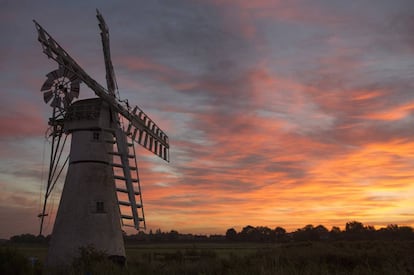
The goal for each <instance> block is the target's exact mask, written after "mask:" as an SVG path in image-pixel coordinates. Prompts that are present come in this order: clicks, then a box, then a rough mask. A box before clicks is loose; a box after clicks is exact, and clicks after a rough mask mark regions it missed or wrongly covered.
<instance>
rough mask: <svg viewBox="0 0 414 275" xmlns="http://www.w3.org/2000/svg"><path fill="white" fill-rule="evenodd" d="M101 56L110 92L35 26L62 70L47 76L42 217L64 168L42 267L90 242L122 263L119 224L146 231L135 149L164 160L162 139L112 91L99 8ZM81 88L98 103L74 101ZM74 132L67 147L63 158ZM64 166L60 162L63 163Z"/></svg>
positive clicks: (112, 77)
mask: <svg viewBox="0 0 414 275" xmlns="http://www.w3.org/2000/svg"><path fill="white" fill-rule="evenodd" d="M97 18H98V21H99V27H100V30H101V39H102V46H103V52H104V60H105V68H106V80H107V89H105V88H104V87H102V86H101V85H100V84H99V83H97V82H96V81H95V80H94V79H92V78H91V77H90V76H89V75H88V74H87V73H86V72H85V71H84V70H83V69H82V68H81V67H80V66H79V65H78V64H77V63H76V62H75V60H74V59H72V58H71V57H70V56H69V54H68V53H67V52H66V51H65V50H64V49H63V48H62V47H61V46H60V45H59V44H58V43H57V42H56V41H55V40H54V39H53V38H52V37H51V36H50V35H49V34H48V33H47V32H46V30H45V29H43V28H42V27H41V26H40V25H39V24H38V23H37V22H36V21H34V23H35V25H36V29H37V32H38V40H39V42H40V43H41V45H42V48H43V52H44V53H45V54H46V55H47V57H48V58H51V59H53V60H55V61H56V62H57V63H58V65H59V68H58V69H57V70H55V71H52V72H50V73H49V74H47V79H46V82H45V83H44V84H43V86H42V88H41V91H42V92H43V96H44V101H45V102H46V103H49V102H50V105H51V107H52V109H53V111H52V117H51V118H50V119H49V125H50V138H51V147H52V148H51V156H50V166H49V174H48V181H47V188H46V192H45V197H44V204H43V212H42V213H41V214H39V217H40V218H41V227H40V234H41V233H42V226H43V220H44V217H45V216H47V213H46V204H47V200H48V197H49V196H50V194H51V192H52V190H53V188H54V186H55V184H56V182H57V179H58V177H59V175H60V174H61V173H62V170H63V168H64V167H65V165H66V164H68V170H67V175H66V179H65V184H64V188H63V192H62V196H61V201H60V203H59V209H58V212H57V215H56V220H55V224H54V227H53V233H52V239H51V243H50V247H49V252H48V257H47V264H48V265H52V266H53V265H59V264H66V263H70V262H71V260H72V259H73V258H74V257H76V256H77V253H78V248H79V247H82V246H88V245H93V246H94V247H95V248H96V249H99V250H102V251H105V252H106V253H107V254H108V255H110V256H111V257H113V258H114V259H116V260H117V261H121V262H124V261H125V248H124V243H123V239H122V230H121V228H122V226H132V227H135V228H136V229H137V230H139V229H141V228H145V216H144V208H143V204H142V196H141V187H140V182H139V177H138V167H137V162H136V155H135V148H134V144H135V143H138V144H140V145H141V146H143V147H144V148H146V149H148V150H149V151H151V152H153V153H154V154H156V155H157V156H159V157H160V158H162V159H164V160H166V161H169V142H168V137H167V135H166V134H165V133H164V132H163V131H162V130H161V129H160V128H159V127H158V126H157V125H156V124H155V123H154V122H153V121H152V120H151V119H150V118H149V117H148V116H147V115H146V114H145V113H144V112H143V111H142V110H141V109H140V108H138V107H137V106H136V107H135V108H130V107H129V105H128V103H127V101H122V100H121V99H120V98H119V93H118V92H117V84H116V80H115V74H114V71H113V66H112V61H111V55H110V48H109V32H108V27H107V25H106V24H105V21H104V19H103V17H102V15H101V14H100V13H99V11H97ZM81 82H83V83H85V84H86V85H87V86H88V87H89V88H90V89H91V90H92V91H94V93H95V94H96V96H97V97H96V98H89V99H84V100H78V101H75V102H73V103H72V101H73V99H74V98H77V97H78V95H79V84H80V83H81ZM69 134H70V135H71V148H70V153H69V156H68V157H67V158H66V160H64V161H61V160H62V152H63V147H64V145H65V142H66V138H67V136H68V135H69ZM60 161H61V162H63V164H62V163H60Z"/></svg>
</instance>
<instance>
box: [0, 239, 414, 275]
mask: <svg viewBox="0 0 414 275" xmlns="http://www.w3.org/2000/svg"><path fill="white" fill-rule="evenodd" d="M243 246H246V247H247V248H248V249H247V250H243V249H242V248H243ZM235 247H236V248H237V249H232V248H235ZM138 250H140V251H139V253H138ZM0 251H1V253H0V261H1V262H0V274H6V275H7V274H40V273H36V272H42V274H83V275H84V274H91V275H92V274H115V275H116V274H161V275H162V274H180V275H181V274H230V275H232V274H234V275H236V274H237V275H239V274H241V275H243V274H263V275H266V274H282V275H283V274H304V275H306V274H329V275H330V274H390V275H392V274H398V275H400V274H401V275H404V274H407V275H408V274H414V253H412V251H414V242H413V241H411V242H403V241H398V242H392V241H354V242H351V241H341V242H300V243H297V242H296V243H286V244H275V245H258V244H254V245H252V244H248V243H245V244H237V243H236V244H226V245H224V244H217V245H216V246H214V245H211V244H210V245H208V246H203V245H197V244H194V245H192V246H190V247H188V246H183V245H180V244H177V246H176V247H175V248H174V245H171V244H169V245H168V249H166V248H165V247H163V246H157V247H154V246H149V247H145V245H143V246H142V247H141V248H140V247H138V246H137V247H134V248H133V249H127V255H128V259H127V266H126V267H121V266H119V265H117V264H115V263H113V262H111V261H110V260H109V259H108V257H107V255H105V254H104V253H102V252H100V251H96V250H94V249H92V248H87V249H85V250H84V251H81V253H80V257H78V258H77V259H75V260H74V262H73V263H72V264H71V265H70V266H67V267H61V268H56V269H46V268H43V269H41V270H39V267H41V265H38V267H37V269H36V268H34V267H32V266H31V265H30V264H29V262H28V261H27V258H25V257H24V256H23V255H21V254H19V251H17V250H16V249H14V250H13V249H10V248H2V249H1V250H0ZM223 251H226V252H225V253H224V252H223ZM10 272H11V273H10Z"/></svg>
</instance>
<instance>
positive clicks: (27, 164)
mask: <svg viewBox="0 0 414 275" xmlns="http://www.w3.org/2000/svg"><path fill="white" fill-rule="evenodd" d="M42 3H43V4H38V3H35V2H33V3H32V2H28V1H23V2H20V1H19V2H16V3H15V2H12V1H8V2H7V3H4V5H3V7H2V9H1V10H0V18H1V19H0V20H1V23H2V24H1V25H0V26H1V27H0V32H1V34H2V37H3V40H4V41H6V42H7V43H6V42H5V43H2V44H1V45H0V60H1V62H0V69H1V72H2V74H1V75H0V79H1V83H2V89H1V99H2V100H1V102H0V142H1V147H0V156H1V158H0V163H1V164H0V187H1V189H2V191H1V192H0V204H1V207H0V218H1V220H2V221H3V222H2V226H1V227H0V238H8V237H10V236H11V235H15V234H21V233H36V234H37V232H38V224H39V222H38V219H37V217H36V216H37V214H38V213H39V211H40V210H39V209H40V205H41V202H40V199H41V194H40V192H41V190H43V189H44V184H45V180H46V173H47V168H48V143H47V142H45V132H46V129H47V121H48V118H49V116H50V112H51V108H50V107H49V106H47V105H45V104H44V103H43V99H42V96H41V93H40V92H39V90H40V87H41V85H42V83H43V81H44V80H45V79H46V78H45V74H46V73H48V72H49V71H51V70H53V69H55V68H56V67H57V65H56V64H55V63H54V62H53V61H52V60H48V59H47V58H46V56H45V55H44V54H43V53H42V49H41V46H40V45H39V43H38V42H37V34H36V30H35V28H34V25H33V23H32V21H31V20H32V19H33V18H34V19H36V20H37V21H39V23H40V24H41V25H42V26H43V27H44V28H45V29H46V30H48V32H49V33H50V34H51V35H52V36H53V37H54V38H55V39H56V40H57V41H58V42H59V43H60V45H61V46H62V47H63V48H65V49H66V50H67V51H68V52H69V53H70V55H71V56H72V57H73V58H74V59H75V60H77V61H78V63H79V64H80V65H81V66H82V67H83V68H84V69H85V71H86V72H88V73H89V74H90V75H91V76H92V77H94V78H95V79H96V80H97V81H98V82H100V83H101V84H102V85H105V83H106V82H105V68H104V63H103V55H102V50H101V44H100V37H99V29H98V25H97V21H96V18H95V9H96V8H99V10H100V11H101V13H102V14H103V16H104V17H105V20H106V22H107V24H108V26H109V28H110V34H111V51H112V59H113V63H114V69H115V72H116V77H117V82H118V86H119V92H120V95H121V98H127V99H128V101H129V102H130V104H131V105H138V106H140V108H142V109H143V110H144V111H145V112H146V113H147V114H149V116H150V117H151V118H152V119H153V120H154V121H156V122H157V124H158V125H159V126H160V127H161V128H162V129H163V130H164V131H165V132H166V133H167V134H168V135H169V139H170V146H171V151H170V159H171V162H170V163H165V162H163V161H162V160H160V159H158V158H157V157H156V156H154V155H152V154H151V153H149V152H147V151H146V150H145V149H142V148H138V150H137V152H138V154H139V157H138V161H139V163H138V165H139V169H140V170H139V172H140V179H141V182H142V183H141V184H142V190H143V199H144V207H145V215H146V220H147V227H148V228H149V229H153V230H155V229H158V228H161V229H162V230H165V231H169V230H172V229H174V230H178V231H179V232H182V233H187V232H188V233H203V234H214V233H220V234H224V233H225V231H226V229H228V228H231V227H234V228H236V229H237V230H240V229H241V228H242V227H244V226H246V225H252V226H268V227H270V228H275V227H276V226H281V227H284V228H285V229H287V230H288V231H291V230H295V229H297V228H301V227H304V226H305V225H307V224H313V225H318V224H323V225H325V226H326V227H327V228H328V229H330V228H331V227H332V226H339V227H341V228H343V227H344V225H345V223H346V222H348V221H353V220H356V221H360V222H363V223H364V224H368V225H374V226H375V227H382V226H386V225H388V224H398V225H409V226H414V200H413V198H414V130H413V129H414V81H413V79H414V77H413V76H414V39H413V33H414V32H413V31H414V30H413V24H412V23H413V20H412V18H413V16H414V2H411V1H403V0H397V1H364V2H363V3H354V4H353V5H351V4H349V3H348V2H346V1H339V0H338V1H314V2H312V3H313V4H312V5H309V4H308V3H307V2H306V1H302V0H299V1H293V2H292V3H291V1H273V0H261V1H242V0H231V1H219V0H199V1H165V2H163V1H161V2H160V1H130V2H129V4H128V5H127V4H121V3H113V4H105V3H101V2H100V1H98V2H91V3H83V2H82V4H81V2H80V1H70V2H67V3H61V4H59V3H55V2H52V1H46V2H42ZM46 3H47V4H46ZM79 5H82V8H81V9H79ZM62 10H64V14H65V16H64V17H62V16H61V13H60V12H57V11H62ZM73 18H77V19H76V20H73ZM10 26H13V28H10ZM80 93H81V98H88V97H93V96H94V95H93V92H92V91H90V90H89V89H88V88H87V87H86V85H84V84H82V85H81V91H80ZM61 188H62V186H61V185H60V187H59V188H58V189H59V190H61ZM59 190H57V191H58V192H56V195H55V196H54V197H53V198H52V200H51V205H50V209H49V213H50V219H49V221H48V224H47V225H48V226H47V233H50V232H51V230H52V227H53V219H54V215H55V214H56V210H57V205H58V200H59ZM128 233H134V231H128Z"/></svg>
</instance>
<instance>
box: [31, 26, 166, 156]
mask: <svg viewBox="0 0 414 275" xmlns="http://www.w3.org/2000/svg"><path fill="white" fill-rule="evenodd" d="M34 23H35V25H36V29H37V31H38V40H39V42H40V43H41V44H42V47H43V52H44V53H45V54H46V55H47V56H48V57H49V58H52V59H53V60H55V61H56V62H57V63H58V64H59V65H61V66H63V67H65V68H66V69H68V70H70V71H71V72H72V73H74V74H75V75H76V76H77V77H78V78H79V79H80V80H81V81H83V82H84V83H85V84H86V85H87V86H88V87H89V88H91V89H92V90H93V91H94V92H95V94H96V95H97V96H98V97H100V98H102V99H103V100H104V101H106V102H107V103H108V104H109V105H110V106H111V108H113V109H114V110H115V111H116V112H118V113H119V114H120V115H121V116H123V117H124V118H125V119H127V120H128V121H129V127H128V128H129V129H130V130H131V131H129V132H128V133H130V134H131V133H132V134H133V133H136V134H137V135H135V137H134V138H135V140H136V138H137V137H138V139H140V140H139V141H138V143H139V144H140V145H142V146H143V147H144V148H146V149H147V150H149V151H151V152H153V153H154V154H156V155H157V156H159V157H160V158H162V159H164V160H166V161H169V143H168V137H167V135H166V134H165V133H164V132H163V131H162V130H161V129H160V128H159V127H158V126H157V125H155V123H154V122H153V121H152V120H151V119H150V118H149V117H148V115H146V114H145V113H144V112H143V111H142V110H140V109H139V108H138V107H136V111H139V112H138V114H136V113H133V112H130V111H129V110H128V108H127V107H125V106H124V103H123V102H121V101H120V100H119V99H117V98H116V97H114V96H113V95H110V94H109V93H108V91H107V90H106V89H105V88H104V87H102V85H100V84H99V83H98V82H96V81H95V80H94V79H93V78H91V77H90V76H89V75H88V74H87V73H86V72H85V71H84V70H83V69H82V68H81V67H80V66H79V65H78V64H77V63H76V61H75V60H74V59H73V58H72V57H71V56H70V55H69V54H68V53H67V52H66V51H65V50H64V49H63V48H62V47H61V46H60V45H59V44H58V43H57V42H56V41H55V40H54V39H53V38H52V37H51V36H50V35H49V34H48V33H47V32H46V30H45V29H43V28H42V26H40V25H39V24H38V23H37V22H36V21H34Z"/></svg>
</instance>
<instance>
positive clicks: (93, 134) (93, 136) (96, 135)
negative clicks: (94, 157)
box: [92, 132, 99, 141]
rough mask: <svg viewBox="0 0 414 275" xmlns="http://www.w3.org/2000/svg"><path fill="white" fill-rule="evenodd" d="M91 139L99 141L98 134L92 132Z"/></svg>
mask: <svg viewBox="0 0 414 275" xmlns="http://www.w3.org/2000/svg"><path fill="white" fill-rule="evenodd" d="M92 139H93V140H94V141H99V132H93V133H92Z"/></svg>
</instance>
